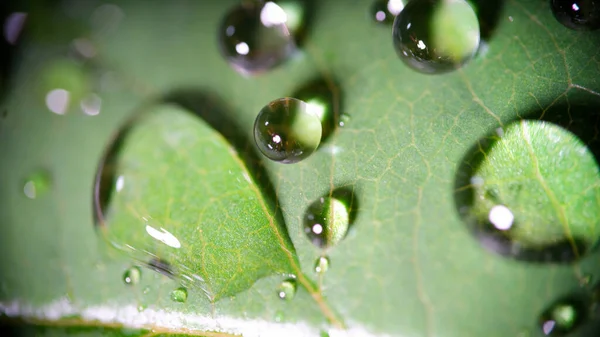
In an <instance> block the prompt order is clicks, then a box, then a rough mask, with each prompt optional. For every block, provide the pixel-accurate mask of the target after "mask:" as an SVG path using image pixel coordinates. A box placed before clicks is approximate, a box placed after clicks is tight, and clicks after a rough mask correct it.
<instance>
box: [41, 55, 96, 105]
mask: <svg viewBox="0 0 600 337" xmlns="http://www.w3.org/2000/svg"><path fill="white" fill-rule="evenodd" d="M38 83H39V84H38V85H39V86H40V89H39V90H40V91H41V94H42V95H43V99H44V102H45V104H46V107H47V108H48V110H50V111H51V112H53V113H55V114H57V115H64V114H66V113H67V112H69V110H70V108H71V107H72V106H73V104H72V103H75V105H77V103H78V102H79V101H81V100H82V99H84V97H86V96H87V95H89V88H90V86H91V84H90V77H89V76H88V74H87V73H86V71H85V70H84V68H83V66H82V65H81V64H78V63H76V62H73V61H71V60H67V59H61V60H57V61H53V62H51V63H49V64H48V65H46V66H44V68H43V69H42V71H41V73H40V79H39V81H38Z"/></svg>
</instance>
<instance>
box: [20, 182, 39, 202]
mask: <svg viewBox="0 0 600 337" xmlns="http://www.w3.org/2000/svg"><path fill="white" fill-rule="evenodd" d="M23 193H24V194H25V196H26V197H27V198H29V199H35V197H36V195H37V193H36V190H35V184H34V183H33V181H31V180H30V181H28V182H26V183H25V186H24V187H23Z"/></svg>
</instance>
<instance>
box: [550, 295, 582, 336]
mask: <svg viewBox="0 0 600 337" xmlns="http://www.w3.org/2000/svg"><path fill="white" fill-rule="evenodd" d="M586 315H587V314H586V310H585V305H584V304H583V303H582V302H581V301H578V300H574V299H563V300H560V301H557V302H555V303H554V304H552V305H551V306H550V307H549V308H548V309H546V310H545V311H544V312H543V313H542V314H541V316H540V319H539V324H540V328H541V330H542V332H543V333H544V335H546V336H565V335H567V334H569V333H571V332H573V331H574V330H575V329H577V328H578V327H579V326H580V325H581V324H582V323H583V322H584V321H585V317H586Z"/></svg>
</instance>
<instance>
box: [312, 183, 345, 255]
mask: <svg viewBox="0 0 600 337" xmlns="http://www.w3.org/2000/svg"><path fill="white" fill-rule="evenodd" d="M355 211H356V201H355V198H354V194H353V193H352V192H351V191H349V190H345V189H343V190H335V191H334V192H333V193H331V195H330V194H327V195H325V196H322V197H321V198H319V199H317V200H315V201H314V202H313V203H312V204H311V205H310V206H309V207H308V208H307V209H306V212H305V215H304V221H303V223H304V233H305V234H306V236H307V237H308V239H309V240H310V242H312V243H313V244H314V245H315V246H317V247H318V248H321V249H326V248H330V247H333V246H335V245H336V244H338V243H339V242H340V241H341V240H342V239H343V238H344V237H345V236H346V234H347V233H348V229H349V228H350V226H351V225H352V224H353V223H354V218H355Z"/></svg>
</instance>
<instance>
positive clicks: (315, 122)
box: [254, 97, 322, 164]
mask: <svg viewBox="0 0 600 337" xmlns="http://www.w3.org/2000/svg"><path fill="white" fill-rule="evenodd" d="M321 135H322V126H321V121H320V120H319V118H318V117H317V116H316V115H315V114H313V112H312V111H311V109H310V108H309V106H308V105H307V104H306V103H305V102H303V101H301V100H298V99H295V98H289V97H286V98H280V99H276V100H274V101H272V102H270V103H269V104H267V105H266V106H265V107H264V108H262V110H260V112H259V114H258V116H257V117H256V121H255V122H254V141H255V142H256V145H257V147H258V149H259V150H260V152H261V153H262V154H264V155H265V156H266V157H267V158H269V159H271V160H273V161H276V162H280V163H283V164H292V163H297V162H299V161H301V160H303V159H306V158H307V157H308V156H310V155H311V154H312V153H313V152H314V151H315V150H316V149H317V147H318V146H319V144H320V142H321Z"/></svg>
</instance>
